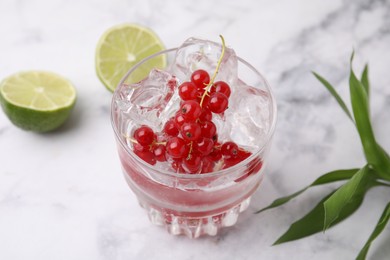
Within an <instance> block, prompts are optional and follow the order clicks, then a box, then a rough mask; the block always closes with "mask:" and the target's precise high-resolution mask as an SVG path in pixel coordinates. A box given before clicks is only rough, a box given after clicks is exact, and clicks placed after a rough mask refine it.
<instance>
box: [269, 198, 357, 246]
mask: <svg viewBox="0 0 390 260" xmlns="http://www.w3.org/2000/svg"><path fill="white" fill-rule="evenodd" d="M332 194H334V191H333V192H331V193H330V194H329V195H327V196H326V197H325V198H324V199H322V200H321V201H320V202H319V203H318V204H317V205H316V206H315V207H314V208H313V209H312V210H311V211H310V212H309V213H308V214H306V215H305V216H304V217H303V218H301V219H299V220H297V221H296V222H294V223H293V224H292V225H291V226H290V228H289V229H288V230H287V231H286V232H285V233H284V234H283V235H282V236H281V237H279V238H278V240H276V242H275V243H274V245H277V244H281V243H285V242H289V241H293V240H297V239H301V238H304V237H307V236H310V235H313V234H315V233H318V232H320V231H322V230H323V220H324V217H325V209H324V205H323V203H324V202H325V201H326V200H327V199H328V198H329V197H330V196H331V195H332ZM363 198H364V194H360V196H356V197H355V198H354V199H353V200H352V201H351V202H350V203H349V204H348V205H347V206H346V207H344V208H343V210H342V211H341V212H340V216H339V218H338V219H337V220H336V221H334V222H333V223H332V224H331V225H332V226H333V225H336V224H337V223H339V222H341V221H342V220H344V219H346V218H348V217H349V216H350V215H352V214H353V213H354V212H355V211H356V210H357V209H358V208H359V207H360V205H361V204H362V202H363Z"/></svg>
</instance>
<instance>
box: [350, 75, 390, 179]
mask: <svg viewBox="0 0 390 260" xmlns="http://www.w3.org/2000/svg"><path fill="white" fill-rule="evenodd" d="M349 86H350V94H351V102H352V110H353V114H354V117H355V121H356V128H357V130H358V132H359V135H360V139H361V142H362V145H363V149H364V154H365V156H366V158H367V161H368V163H369V164H370V165H372V166H373V167H374V168H375V169H376V170H377V173H378V174H379V176H380V177H382V178H384V179H386V180H390V159H389V157H388V156H386V153H385V152H384V151H383V150H382V149H381V148H380V147H379V145H378V144H377V142H376V140H375V136H374V132H373V130H372V126H371V121H370V115H369V107H368V96H367V92H366V90H365V88H364V86H363V84H362V83H361V82H360V81H359V80H358V79H357V78H356V76H355V73H354V72H353V70H352V68H351V75H350V78H349Z"/></svg>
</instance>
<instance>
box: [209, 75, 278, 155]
mask: <svg viewBox="0 0 390 260" xmlns="http://www.w3.org/2000/svg"><path fill="white" fill-rule="evenodd" d="M232 90H233V91H232V96H231V98H230V99H229V107H228V109H227V110H226V111H225V113H224V114H223V116H214V117H213V120H214V123H215V124H216V126H217V131H218V135H219V138H218V139H219V140H220V141H222V142H223V141H228V140H232V141H234V142H236V143H237V144H239V145H240V146H245V147H247V148H248V149H249V150H255V149H256V148H258V147H260V146H262V144H263V142H264V141H265V140H266V134H267V133H268V131H269V116H270V109H271V107H270V106H271V102H270V96H269V94H268V93H267V92H265V91H263V90H261V89H258V88H255V87H252V86H249V85H246V84H245V83H244V82H243V81H241V80H238V81H237V84H235V85H234V86H232ZM237 126H238V127H237Z"/></svg>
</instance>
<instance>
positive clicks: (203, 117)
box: [199, 108, 213, 122]
mask: <svg viewBox="0 0 390 260" xmlns="http://www.w3.org/2000/svg"><path fill="white" fill-rule="evenodd" d="M211 119H213V114H212V113H211V111H210V110H208V109H205V108H202V113H201V114H200V116H199V120H200V121H202V122H204V121H211Z"/></svg>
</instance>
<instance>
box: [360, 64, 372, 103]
mask: <svg viewBox="0 0 390 260" xmlns="http://www.w3.org/2000/svg"><path fill="white" fill-rule="evenodd" d="M360 82H361V83H362V84H363V86H364V89H365V90H366V93H367V96H368V97H370V81H369V79H368V64H366V66H364V70H363V73H362V77H361V78H360Z"/></svg>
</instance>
